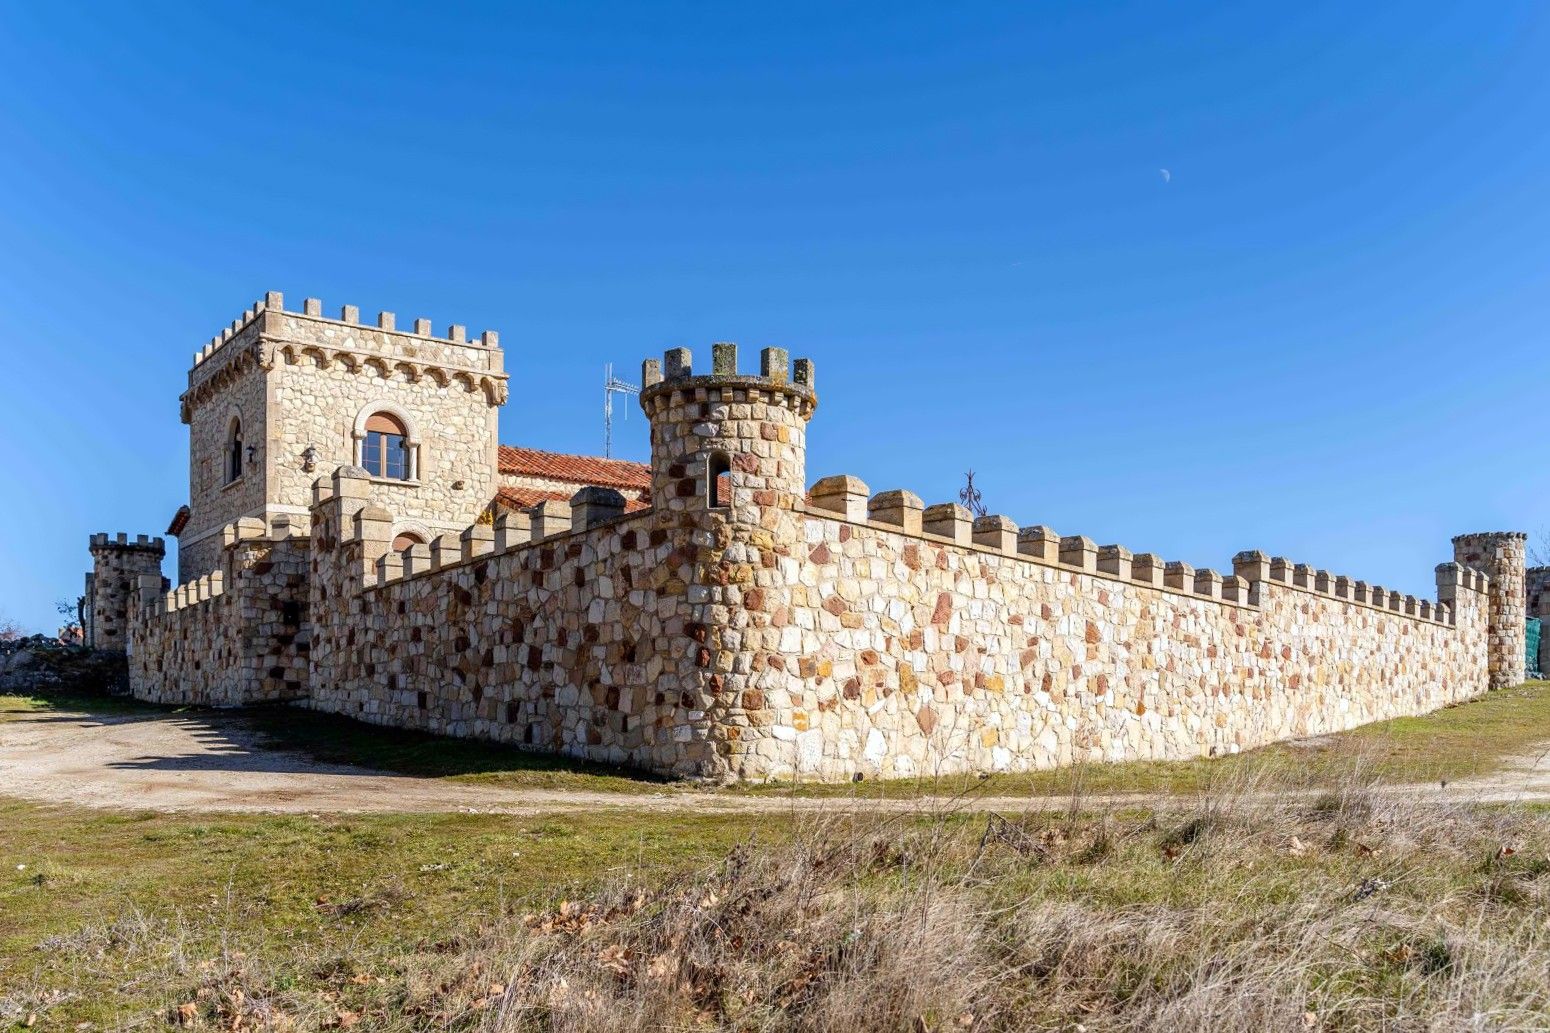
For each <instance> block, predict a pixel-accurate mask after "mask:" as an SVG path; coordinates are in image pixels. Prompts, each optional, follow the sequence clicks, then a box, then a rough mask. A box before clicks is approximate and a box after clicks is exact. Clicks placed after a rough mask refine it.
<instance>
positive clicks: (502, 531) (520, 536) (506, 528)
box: [495, 511, 533, 552]
mask: <svg viewBox="0 0 1550 1033" xmlns="http://www.w3.org/2000/svg"><path fill="white" fill-rule="evenodd" d="M532 540H533V518H532V517H531V516H529V515H528V514H527V513H525V512H521V511H518V512H514V513H513V512H507V513H502V514H501V515H500V516H498V517H496V518H495V551H497V552H505V551H506V550H507V549H514V548H516V547H517V546H519V545H526V544H527V543H528V542H530V541H532Z"/></svg>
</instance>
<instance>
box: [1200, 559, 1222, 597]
mask: <svg viewBox="0 0 1550 1033" xmlns="http://www.w3.org/2000/svg"><path fill="white" fill-rule="evenodd" d="M1195 594H1196V595H1203V596H1205V597H1206V598H1207V599H1220V598H1221V597H1222V575H1220V574H1218V573H1217V572H1216V571H1214V570H1212V569H1211V568H1210V567H1204V568H1202V569H1200V570H1197V571H1195Z"/></svg>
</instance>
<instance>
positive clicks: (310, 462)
mask: <svg viewBox="0 0 1550 1033" xmlns="http://www.w3.org/2000/svg"><path fill="white" fill-rule="evenodd" d="M301 468H302V470H303V472H305V473H311V472H312V471H313V470H316V469H317V468H318V450H317V448H316V446H313V445H308V446H307V447H306V448H304V449H302V450H301Z"/></svg>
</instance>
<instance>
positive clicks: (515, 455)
mask: <svg viewBox="0 0 1550 1033" xmlns="http://www.w3.org/2000/svg"><path fill="white" fill-rule="evenodd" d="M498 469H499V470H500V472H501V473H507V474H515V475H518V476H528V477H547V478H549V479H550V480H555V481H567V482H569V483H571V484H578V485H586V484H595V485H597V486H599V487H602V488H641V489H645V488H650V487H651V468H650V467H649V466H647V465H646V464H645V463H630V462H626V461H625V460H623V459H603V458H602V457H600V456H573V455H566V454H564V453H561V452H543V451H540V450H539V449H536V448H518V447H517V446H515V445H502V446H501V447H500V460H499V463H498Z"/></svg>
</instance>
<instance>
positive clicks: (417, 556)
mask: <svg viewBox="0 0 1550 1033" xmlns="http://www.w3.org/2000/svg"><path fill="white" fill-rule="evenodd" d="M399 555H401V556H403V558H404V577H414V576H415V575H416V574H424V573H425V572H426V571H428V570H431V569H432V567H431V547H430V546H429V545H426V544H425V543H424V542H415V543H414V544H413V545H411V546H409V548H407V549H405V550H403V552H401V553H400V554H399Z"/></svg>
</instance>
